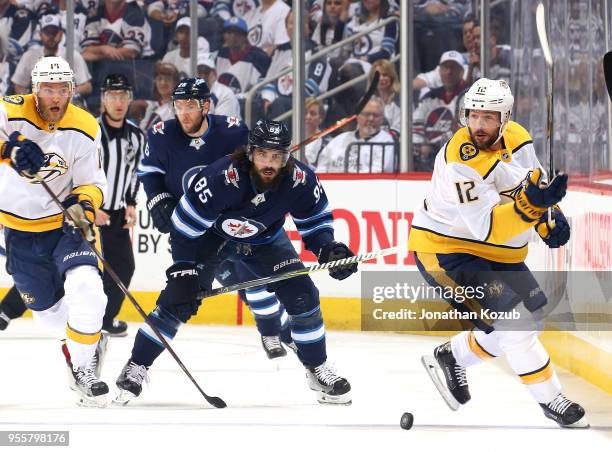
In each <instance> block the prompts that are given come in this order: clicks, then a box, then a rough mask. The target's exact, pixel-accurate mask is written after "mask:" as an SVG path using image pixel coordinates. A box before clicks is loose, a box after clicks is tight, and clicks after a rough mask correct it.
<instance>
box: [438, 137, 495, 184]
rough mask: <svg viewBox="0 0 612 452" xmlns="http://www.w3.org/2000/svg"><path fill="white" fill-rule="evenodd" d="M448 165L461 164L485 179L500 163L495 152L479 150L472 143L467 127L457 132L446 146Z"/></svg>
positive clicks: (445, 156)
mask: <svg viewBox="0 0 612 452" xmlns="http://www.w3.org/2000/svg"><path fill="white" fill-rule="evenodd" d="M444 158H445V161H446V163H461V164H463V165H466V166H469V167H470V168H472V169H474V170H475V171H476V172H477V173H478V174H479V175H480V176H481V177H482V178H483V179H484V178H485V177H486V175H487V174H488V173H489V172H490V171H491V169H492V168H494V167H495V164H496V162H497V161H498V159H497V156H496V155H495V153H494V152H487V151H481V150H479V149H478V148H477V147H476V146H474V144H473V143H472V139H471V138H470V133H469V132H468V129H467V127H462V128H461V129H459V130H457V132H455V134H454V135H453V137H452V138H451V139H450V140H449V142H448V143H447V144H446V153H445V155H444Z"/></svg>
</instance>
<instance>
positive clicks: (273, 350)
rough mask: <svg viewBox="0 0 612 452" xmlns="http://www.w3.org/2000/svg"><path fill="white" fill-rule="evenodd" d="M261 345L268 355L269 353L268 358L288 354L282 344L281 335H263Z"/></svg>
mask: <svg viewBox="0 0 612 452" xmlns="http://www.w3.org/2000/svg"><path fill="white" fill-rule="evenodd" d="M261 345H262V346H263V349H264V351H265V352H266V355H268V359H275V358H282V357H283V356H287V351H286V350H285V348H284V347H283V345H282V344H281V341H280V337H278V336H261Z"/></svg>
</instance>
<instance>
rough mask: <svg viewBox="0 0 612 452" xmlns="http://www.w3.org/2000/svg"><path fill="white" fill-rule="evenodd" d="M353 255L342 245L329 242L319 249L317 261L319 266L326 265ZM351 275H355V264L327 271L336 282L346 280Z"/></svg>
mask: <svg viewBox="0 0 612 452" xmlns="http://www.w3.org/2000/svg"><path fill="white" fill-rule="evenodd" d="M354 255H355V253H353V252H352V251H351V250H350V249H349V247H348V246H346V245H345V244H344V243H342V242H336V241H334V242H329V243H328V244H326V245H324V246H323V247H322V248H321V250H320V251H319V255H318V256H317V259H318V260H319V263H320V264H326V263H327V262H331V261H337V260H339V259H344V258H346V257H351V256H354ZM353 273H357V264H356V263H355V264H351V265H347V266H343V267H340V266H338V267H331V268H330V269H329V276H331V277H332V278H334V279H337V280H338V281H342V280H343V279H346V278H348V277H349V276H351V275H352V274H353Z"/></svg>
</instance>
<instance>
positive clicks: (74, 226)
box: [62, 195, 96, 243]
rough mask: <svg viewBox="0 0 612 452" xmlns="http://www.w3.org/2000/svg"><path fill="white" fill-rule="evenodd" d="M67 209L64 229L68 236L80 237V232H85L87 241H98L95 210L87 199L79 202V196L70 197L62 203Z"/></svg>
mask: <svg viewBox="0 0 612 452" xmlns="http://www.w3.org/2000/svg"><path fill="white" fill-rule="evenodd" d="M62 205H63V206H64V207H65V208H66V212H67V214H64V220H63V225H62V229H63V230H64V232H65V233H66V234H69V235H72V236H74V237H80V234H79V230H80V231H82V232H83V235H84V236H85V240H87V241H88V242H90V243H93V242H95V241H96V234H95V232H94V229H93V226H94V218H95V216H96V214H95V210H94V208H93V206H92V205H91V203H90V202H89V201H87V200H85V199H81V200H79V197H78V196H77V195H70V196H68V197H67V198H66V200H65V201H64V202H63V203H62Z"/></svg>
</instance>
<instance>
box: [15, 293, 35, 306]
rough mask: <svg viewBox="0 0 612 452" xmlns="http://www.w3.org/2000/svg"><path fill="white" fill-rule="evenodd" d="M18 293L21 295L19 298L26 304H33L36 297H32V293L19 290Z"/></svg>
mask: <svg viewBox="0 0 612 452" xmlns="http://www.w3.org/2000/svg"><path fill="white" fill-rule="evenodd" d="M19 295H21V299H22V300H23V302H24V303H25V304H27V305H28V304H34V303H35V302H36V298H34V295H32V294H29V293H27V292H19Z"/></svg>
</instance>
